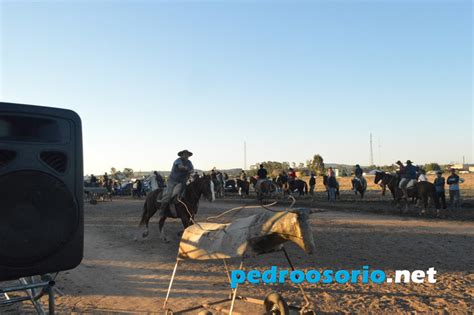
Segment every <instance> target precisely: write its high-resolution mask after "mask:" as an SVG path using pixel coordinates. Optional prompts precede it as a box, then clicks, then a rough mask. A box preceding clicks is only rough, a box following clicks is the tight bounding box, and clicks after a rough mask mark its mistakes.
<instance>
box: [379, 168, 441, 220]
mask: <svg viewBox="0 0 474 315" xmlns="http://www.w3.org/2000/svg"><path fill="white" fill-rule="evenodd" d="M374 183H375V184H380V185H381V186H382V194H384V193H385V190H386V187H388V189H389V190H390V192H391V194H392V197H393V200H394V201H395V202H396V203H400V201H401V200H402V199H403V191H402V190H401V189H400V188H399V187H398V178H397V176H396V175H394V174H390V173H386V172H376V173H375V178H374ZM407 193H408V197H409V198H412V202H417V201H418V199H420V200H421V201H422V203H423V210H422V211H421V212H420V214H424V213H425V212H426V211H427V209H428V200H429V199H431V201H432V202H433V203H434V205H435V207H436V209H437V210H439V209H440V205H439V200H438V199H437V198H436V197H435V187H434V185H433V184H432V183H430V182H417V183H416V184H415V186H414V187H413V188H410V189H408V190H407ZM407 209H408V201H407V202H406V204H405V211H406V210H407ZM401 212H402V209H401V208H400V213H401Z"/></svg>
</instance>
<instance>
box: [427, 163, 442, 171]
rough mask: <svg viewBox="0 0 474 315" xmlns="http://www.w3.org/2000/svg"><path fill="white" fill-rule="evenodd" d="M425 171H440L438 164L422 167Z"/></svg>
mask: <svg viewBox="0 0 474 315" xmlns="http://www.w3.org/2000/svg"><path fill="white" fill-rule="evenodd" d="M424 169H425V171H427V172H430V171H439V170H441V166H440V165H439V164H438V163H428V164H425V166H424Z"/></svg>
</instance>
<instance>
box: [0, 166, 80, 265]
mask: <svg viewBox="0 0 474 315" xmlns="http://www.w3.org/2000/svg"><path fill="white" fill-rule="evenodd" d="M0 202H1V206H0V243H1V246H0V265H3V266H7V267H21V266H27V265H31V264H33V263H37V262H39V261H42V260H44V259H46V258H47V257H49V256H50V255H53V254H54V253H55V252H57V251H58V250H60V249H61V248H62V247H63V246H65V245H66V243H68V242H69V241H70V240H71V238H72V236H73V234H74V233H75V232H76V231H77V229H78V227H79V208H78V206H77V204H76V203H75V201H74V197H73V195H72V194H71V192H70V191H69V190H68V189H67V187H66V185H65V184H64V183H63V182H62V181H60V180H59V179H57V178H56V177H53V176H51V175H48V174H46V173H43V172H38V171H17V172H12V173H7V174H5V175H3V176H0Z"/></svg>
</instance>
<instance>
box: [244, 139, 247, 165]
mask: <svg viewBox="0 0 474 315" xmlns="http://www.w3.org/2000/svg"><path fill="white" fill-rule="evenodd" d="M246 169H247V142H245V141H244V170H246Z"/></svg>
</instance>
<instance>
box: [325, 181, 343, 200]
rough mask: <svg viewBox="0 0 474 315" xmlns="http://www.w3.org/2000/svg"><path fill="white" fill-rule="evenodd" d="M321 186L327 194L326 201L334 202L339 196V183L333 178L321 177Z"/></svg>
mask: <svg viewBox="0 0 474 315" xmlns="http://www.w3.org/2000/svg"><path fill="white" fill-rule="evenodd" d="M323 185H324V187H326V191H327V193H328V200H336V198H337V196H339V183H338V182H337V180H336V178H335V177H329V176H327V175H324V176H323Z"/></svg>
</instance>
